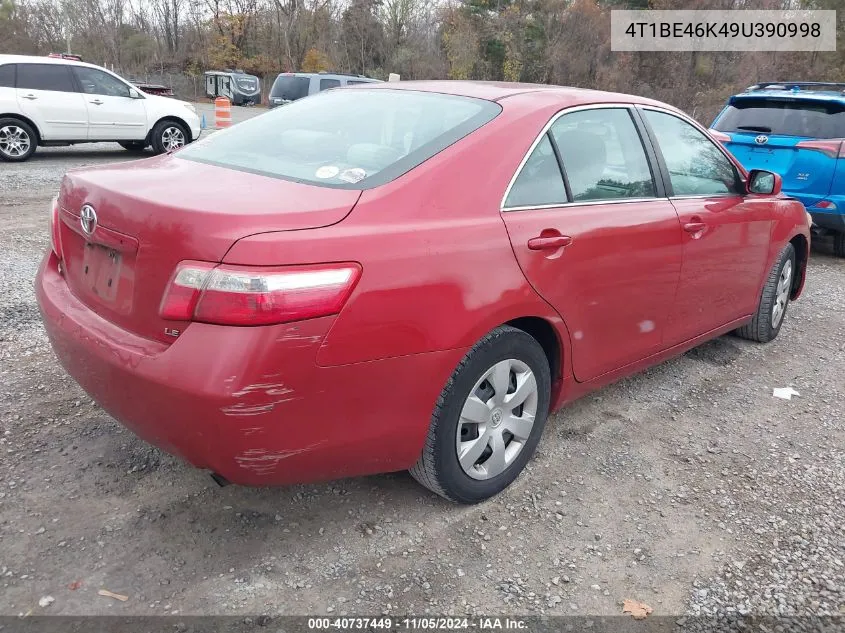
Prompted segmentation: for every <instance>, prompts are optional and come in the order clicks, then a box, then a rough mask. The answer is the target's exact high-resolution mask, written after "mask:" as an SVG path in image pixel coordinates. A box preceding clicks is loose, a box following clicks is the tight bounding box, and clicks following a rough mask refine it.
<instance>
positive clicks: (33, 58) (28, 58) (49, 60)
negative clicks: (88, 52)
mask: <svg viewBox="0 0 845 633" xmlns="http://www.w3.org/2000/svg"><path fill="white" fill-rule="evenodd" d="M0 64H60V65H65V66H67V65H71V66H87V67H88V68H97V69H98V70H108V69H104V68H103V67H102V66H97V65H96V64H89V63H87V62H78V61H76V60H75V59H62V58H61V57H47V56H46V55H45V56H43V57H41V56H38V55H0Z"/></svg>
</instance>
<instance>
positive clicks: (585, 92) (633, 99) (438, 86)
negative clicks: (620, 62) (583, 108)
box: [368, 80, 676, 110]
mask: <svg viewBox="0 0 845 633" xmlns="http://www.w3.org/2000/svg"><path fill="white" fill-rule="evenodd" d="M373 88H374V89H378V90H418V91H422V92H439V93H443V94H450V95H455V96H461V97H474V98H476V99H485V100H487V101H499V100H500V99H505V98H507V97H512V96H515V95H523V94H531V93H534V94H537V95H538V96H544V97H550V98H552V99H554V100H555V101H570V102H572V103H573V104H577V103H631V104H639V105H655V106H660V107H664V108H669V109H672V110H675V109H676V108H673V107H672V106H667V104H665V103H661V102H660V101H655V100H654V99H648V98H646V97H639V96H636V95H630V94H622V93H618V92H606V91H603V90H592V89H589V88H573V87H568V86H555V85H552V84H528V83H515V82H508V81H464V80H440V81H398V82H397V81H394V82H386V83H380V84H379V85H378V86H373ZM368 89H369V88H368Z"/></svg>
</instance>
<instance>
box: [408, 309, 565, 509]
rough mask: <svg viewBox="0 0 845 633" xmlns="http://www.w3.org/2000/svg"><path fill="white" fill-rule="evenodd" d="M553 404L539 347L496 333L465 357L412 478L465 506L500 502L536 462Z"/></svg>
mask: <svg viewBox="0 0 845 633" xmlns="http://www.w3.org/2000/svg"><path fill="white" fill-rule="evenodd" d="M550 396H551V372H550V370H549V362H548V359H547V358H546V354H545V352H544V351H543V348H542V347H541V346H540V344H539V343H538V342H537V340H536V339H535V338H533V337H532V336H530V335H529V334H527V333H525V332H523V331H522V330H518V329H516V328H513V327H509V326H502V327H499V328H496V329H495V330H493V331H492V332H490V333H489V334H488V335H487V336H485V337H484V338H483V339H481V340H480V341H479V342H478V343H476V344H475V346H474V347H473V348H472V349H471V350H470V351H469V352H468V353H467V355H466V356H464V358H463V360H462V361H461V362H460V364H459V365H458V367H457V369H455V372H454V373H453V374H452V377H451V378H450V379H449V382H448V383H447V384H446V387H445V388H444V389H443V392H442V393H441V395H440V398H439V399H438V401H437V404H436V406H435V409H434V413H433V415H432V420H431V426H430V427H429V431H428V436H427V437H426V441H425V446H424V447H423V452H422V455H421V456H420V458H419V460H418V461H417V463H416V464H415V465H414V466H413V468H411V475H412V476H413V477H414V479H416V480H417V481H418V482H419V483H421V484H422V485H423V486H425V487H426V488H428V489H429V490H431V491H433V492H436V493H437V494H439V495H441V496H442V497H445V498H446V499H449V500H451V501H457V502H460V503H478V502H479V501H483V500H485V499H488V498H490V497H492V496H493V495H496V494H498V493H499V492H501V491H502V490H504V489H505V488H507V487H508V486H509V485H510V484H511V483H512V482H513V481H514V479H516V478H517V476H518V475H519V473H520V472H522V469H523V468H525V465H526V464H527V463H528V460H529V459H531V456H532V455H533V454H534V450H535V449H536V447H537V443H538V442H539V441H540V436H541V435H542V433H543V427H544V426H545V424H546V418H547V417H548V412H549V399H550Z"/></svg>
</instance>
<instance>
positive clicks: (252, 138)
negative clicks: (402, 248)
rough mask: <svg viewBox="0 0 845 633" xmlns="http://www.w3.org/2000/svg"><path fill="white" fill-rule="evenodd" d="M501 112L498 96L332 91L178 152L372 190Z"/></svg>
mask: <svg viewBox="0 0 845 633" xmlns="http://www.w3.org/2000/svg"><path fill="white" fill-rule="evenodd" d="M350 112H354V113H355V116H349V113H350ZM499 112H501V106H499V105H498V104H497V103H494V102H492V101H485V100H482V99H471V98H468V97H456V96H452V95H444V94H435V93H426V92H414V91H410V90H407V91H406V90H367V89H359V90H331V91H329V92H323V93H319V94H317V95H315V96H313V97H309V98H308V99H304V100H299V101H295V102H293V103H291V104H290V105H288V106H285V107H284V108H276V109H274V110H271V111H269V112H267V113H266V114H262V115H261V116H259V117H255V118H253V119H250V120H248V121H244V122H242V123H238V125H236V126H234V127H232V128H230V129H229V130H225V131H223V132H218V133H216V134H214V135H212V136H209V137H207V138H205V139H203V140H200V141H197V142H196V143H192V144H191V145H189V146H187V147H185V148H184V149H182V150H181V151H180V152H179V154H178V157H179V158H181V159H186V160H194V161H197V162H201V163H207V164H211V165H217V166H220V167H227V168H230V169H237V170H239V171H246V172H251V173H257V174H262V175H266V176H273V177H277V178H284V179H287V180H293V181H296V182H305V183H309V184H315V185H323V186H327V187H335V188H345V189H368V188H370V187H376V186H378V185H381V184H384V183H386V182H390V181H391V180H393V179H394V178H397V177H398V176H401V175H402V174H404V173H405V172H407V171H409V170H411V169H413V168H414V167H416V166H417V165H419V164H420V163H422V162H423V161H425V160H428V159H429V158H431V157H432V156H434V155H435V154H437V153H438V152H440V151H442V150H443V149H445V148H446V147H448V146H449V145H451V144H453V143H455V142H456V141H458V140H459V139H461V138H463V137H464V136H466V135H467V134H470V133H471V132H473V131H474V130H476V129H478V128H479V127H481V126H482V125H484V124H485V123H487V122H489V121H490V120H492V119H493V118H494V117H495V116H496V115H497V114H499Z"/></svg>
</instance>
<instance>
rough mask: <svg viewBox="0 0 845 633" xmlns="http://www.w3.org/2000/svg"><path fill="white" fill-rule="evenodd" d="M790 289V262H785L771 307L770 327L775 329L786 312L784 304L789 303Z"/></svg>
mask: <svg viewBox="0 0 845 633" xmlns="http://www.w3.org/2000/svg"><path fill="white" fill-rule="evenodd" d="M791 289H792V261H790V260H787V261H786V264H784V266H783V270H782V271H780V277H778V287H777V295H776V297H775V305H774V306H772V327H777V326H778V325H779V324H780V322H781V319H783V315H784V313H785V312H786V304H787V302H788V301H789V291H790V290H791Z"/></svg>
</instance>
